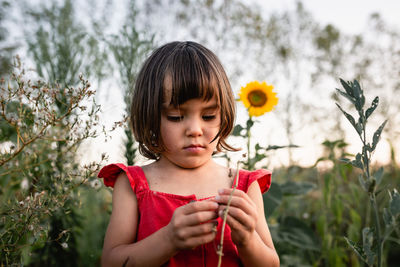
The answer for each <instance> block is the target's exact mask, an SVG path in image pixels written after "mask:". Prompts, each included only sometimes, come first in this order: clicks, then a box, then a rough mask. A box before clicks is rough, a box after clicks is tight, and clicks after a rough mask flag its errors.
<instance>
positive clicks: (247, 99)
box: [239, 81, 278, 117]
mask: <svg viewBox="0 0 400 267" xmlns="http://www.w3.org/2000/svg"><path fill="white" fill-rule="evenodd" d="M273 89H274V86H272V85H268V84H267V83H266V82H263V83H260V82H258V81H254V82H249V83H248V84H247V85H246V86H245V87H242V89H241V90H240V93H239V97H240V100H241V101H242V102H243V104H244V106H245V107H246V108H247V109H248V112H249V115H250V117H252V116H261V115H263V114H264V113H266V112H270V111H271V110H272V109H273V108H274V106H276V105H277V104H278V97H276V93H275V92H273V91H272V90H273Z"/></svg>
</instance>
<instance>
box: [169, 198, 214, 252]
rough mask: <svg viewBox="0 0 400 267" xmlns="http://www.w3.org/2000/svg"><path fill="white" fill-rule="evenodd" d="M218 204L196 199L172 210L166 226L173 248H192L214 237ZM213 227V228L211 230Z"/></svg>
mask: <svg viewBox="0 0 400 267" xmlns="http://www.w3.org/2000/svg"><path fill="white" fill-rule="evenodd" d="M217 209H218V204H217V203H216V202H214V201H209V200H208V201H207V200H206V201H197V202H191V203H189V204H187V205H184V206H181V207H179V208H177V209H176V210H175V211H174V214H173V215H172V218H171V221H170V222H169V224H168V225H167V226H166V227H167V228H168V229H167V233H168V234H169V240H170V241H171V244H172V245H173V246H174V248H175V250H182V249H193V248H195V247H197V246H199V245H202V244H205V243H208V242H211V241H212V240H214V238H215V234H216V231H215V222H216V221H212V220H214V219H216V218H217V217H218V216H217ZM213 229H214V230H213Z"/></svg>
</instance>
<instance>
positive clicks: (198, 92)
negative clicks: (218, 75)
mask: <svg viewBox="0 0 400 267" xmlns="http://www.w3.org/2000/svg"><path fill="white" fill-rule="evenodd" d="M162 91H163V103H165V104H167V106H169V105H173V106H175V107H177V106H181V105H182V104H184V103H185V102H187V101H188V100H191V99H201V100H203V101H204V102H209V101H210V100H213V101H214V102H215V103H216V104H218V103H219V99H220V91H221V90H220V88H219V85H218V83H217V82H216V81H215V79H213V78H210V77H207V78H205V77H203V76H202V75H200V76H199V77H195V78H193V77H185V76H177V75H174V76H172V75H165V78H164V83H163V89H162Z"/></svg>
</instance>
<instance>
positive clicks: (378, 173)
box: [372, 167, 383, 185]
mask: <svg viewBox="0 0 400 267" xmlns="http://www.w3.org/2000/svg"><path fill="white" fill-rule="evenodd" d="M372 176H373V177H374V178H375V180H376V185H379V184H380V183H381V181H382V177H383V167H380V168H379V169H378V170H377V171H376V172H374V173H373V174H372Z"/></svg>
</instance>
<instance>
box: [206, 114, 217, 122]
mask: <svg viewBox="0 0 400 267" xmlns="http://www.w3.org/2000/svg"><path fill="white" fill-rule="evenodd" d="M215 118H216V116H215V115H203V120H205V121H212V120H214V119H215Z"/></svg>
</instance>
